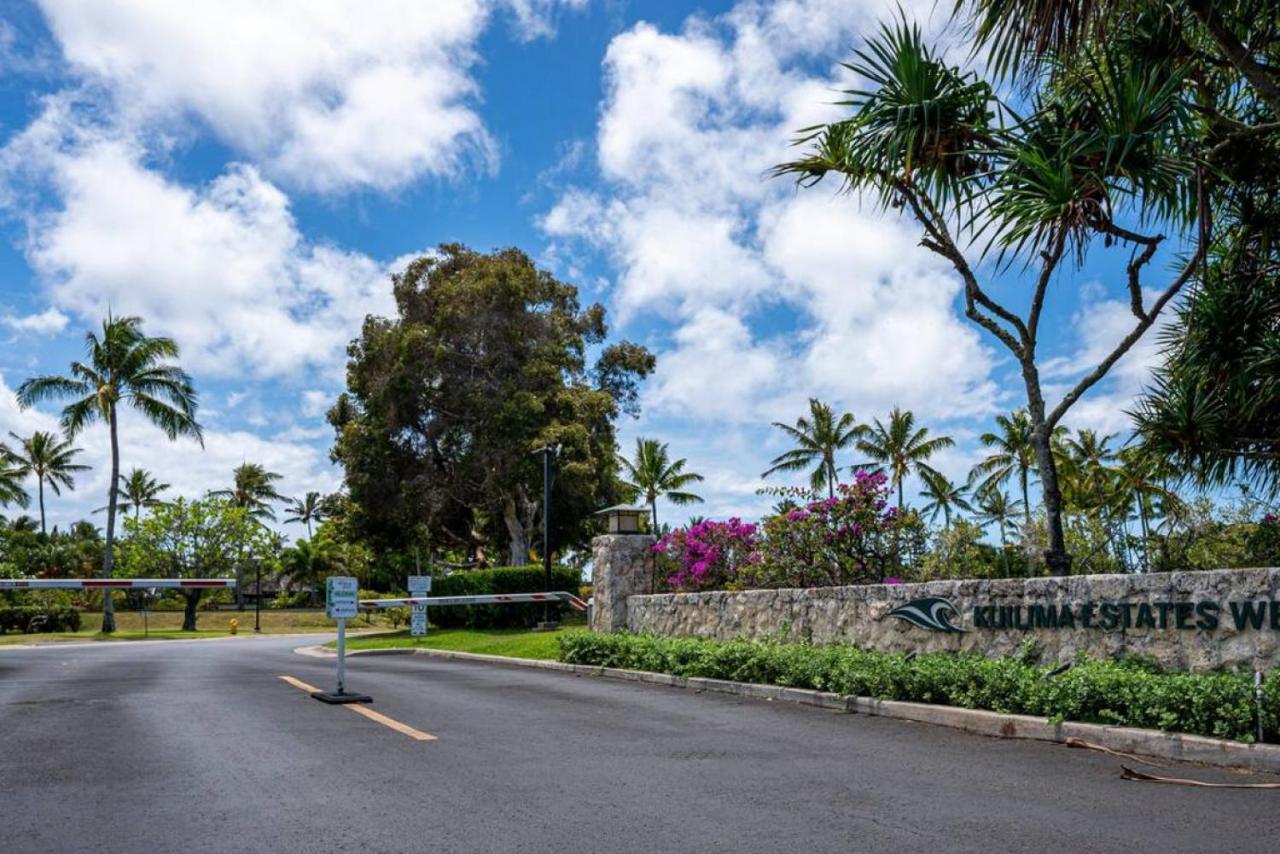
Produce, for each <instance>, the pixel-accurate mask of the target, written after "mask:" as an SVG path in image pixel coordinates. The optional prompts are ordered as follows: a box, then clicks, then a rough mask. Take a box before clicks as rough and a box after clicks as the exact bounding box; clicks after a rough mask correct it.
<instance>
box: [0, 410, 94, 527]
mask: <svg viewBox="0 0 1280 854" xmlns="http://www.w3.org/2000/svg"><path fill="white" fill-rule="evenodd" d="M9 435H10V436H12V437H13V438H14V439H16V440H17V442H18V444H19V446H20V448H21V449H20V450H18V451H14V452H12V453H13V459H14V461H15V462H17V464H18V470H19V471H20V472H21V473H22V474H23V475H29V474H33V475H35V476H36V494H37V495H38V496H39V504H40V533H42V534H47V533H48V530H47V529H46V527H45V515H44V488H45V484H48V485H49V489H51V490H53V494H54V495H62V490H63V489H75V488H76V481H75V473H76V472H80V471H88V470H89V467H88V466H86V465H81V464H79V463H77V462H76V461H75V458H76V454H78V453H80V449H79V448H76V447H73V446H72V444H71V440H70V439H64V438H63V437H61V436H59V435H58V434H56V433H46V432H45V431H43V430H37V431H35V432H34V433H32V434H31V435H30V436H28V437H26V438H25V439H24V438H23V437H21V436H19V435H18V434H17V433H10V434H9Z"/></svg>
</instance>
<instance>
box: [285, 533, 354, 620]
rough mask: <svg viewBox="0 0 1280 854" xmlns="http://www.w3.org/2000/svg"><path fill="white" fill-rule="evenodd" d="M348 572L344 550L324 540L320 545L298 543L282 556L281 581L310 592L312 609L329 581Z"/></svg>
mask: <svg viewBox="0 0 1280 854" xmlns="http://www.w3.org/2000/svg"><path fill="white" fill-rule="evenodd" d="M344 569H346V563H345V561H344V560H343V557H342V552H341V550H340V549H338V548H337V546H335V545H334V544H333V543H331V542H329V541H327V540H325V539H323V538H321V539H320V540H319V541H317V542H312V541H311V540H298V542H297V543H295V544H294V545H292V546H290V547H288V548H286V549H283V550H282V551H281V552H280V575H281V577H283V578H286V579H288V581H289V583H290V584H293V585H295V586H297V587H305V588H307V590H309V591H310V593H311V604H312V605H314V604H315V603H316V595H317V590H318V588H319V587H320V584H321V583H322V582H323V581H324V579H325V577H326V576H328V575H332V574H333V573H335V572H342V571H343V570H344Z"/></svg>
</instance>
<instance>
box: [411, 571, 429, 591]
mask: <svg viewBox="0 0 1280 854" xmlns="http://www.w3.org/2000/svg"><path fill="white" fill-rule="evenodd" d="M430 592H431V576H429V575H411V576H409V595H410V596H426V595H427V594H428V593H430Z"/></svg>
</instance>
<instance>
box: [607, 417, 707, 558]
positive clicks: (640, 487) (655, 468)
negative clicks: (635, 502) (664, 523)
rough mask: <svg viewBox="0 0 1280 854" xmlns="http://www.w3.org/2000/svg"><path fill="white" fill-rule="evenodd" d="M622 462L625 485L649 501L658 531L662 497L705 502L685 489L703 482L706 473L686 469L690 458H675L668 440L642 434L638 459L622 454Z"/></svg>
mask: <svg viewBox="0 0 1280 854" xmlns="http://www.w3.org/2000/svg"><path fill="white" fill-rule="evenodd" d="M618 463H619V464H620V465H621V466H622V473H623V475H624V477H625V479H624V480H623V481H622V486H623V487H624V488H625V489H628V490H630V491H631V493H632V494H633V495H635V496H637V497H638V498H639V499H641V500H643V501H644V502H645V503H646V504H648V505H649V509H650V512H652V513H653V532H654V533H655V534H656V533H658V499H659V498H666V499H667V500H668V501H670V502H671V503H672V504H678V505H686V504H701V503H702V497H701V496H699V495H696V494H694V493H692V492H687V491H686V490H685V487H687V486H688V485H689V484H691V483H698V482H700V481H701V480H702V475H700V474H696V473H694V472H691V471H685V466H686V465H687V464H688V463H687V461H686V460H684V459H679V460H673V459H671V454H670V452H669V451H668V450H667V443H666V442H659V441H658V440H657V439H643V438H638V439H636V455H635V459H630V460H629V459H627V458H626V457H624V456H622V455H621V454H619V455H618Z"/></svg>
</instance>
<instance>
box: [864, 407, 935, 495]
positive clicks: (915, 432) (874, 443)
mask: <svg viewBox="0 0 1280 854" xmlns="http://www.w3.org/2000/svg"><path fill="white" fill-rule="evenodd" d="M857 445H858V450H859V451H861V452H862V453H864V454H866V455H867V456H868V457H869V458H870V460H869V462H865V463H861V464H859V465H858V466H857V468H861V469H882V470H884V471H885V473H886V474H887V475H888V476H889V485H890V486H891V487H892V488H894V489H896V490H897V492H898V510H899V511H902V510H903V509H904V508H905V507H906V501H905V499H904V496H903V486H902V485H903V482H904V481H905V480H906V479H907V478H908V477H909V476H910V475H912V474H915V475H918V476H920V477H921V478H924V477H933V476H937V477H941V476H942V475H941V474H939V472H938V471H937V470H936V469H934V468H933V467H931V466H930V465H929V458H930V457H932V456H933V455H934V454H936V453H937V452H938V451H941V450H942V449H943V448H950V447H952V446H953V445H955V440H954V439H952V438H951V437H950V436H934V437H932V438H930V436H929V428H928V427H917V426H916V416H915V413H913V412H912V411H911V410H909V409H901V408H899V407H897V406H895V407H894V408H893V410H892V411H891V412H890V413H889V421H888V423H887V424H886V423H883V422H881V421H880V419H879V418H876V419H874V421H873V422H872V424H871V427H870V428H869V429H868V430H867V431H866V432H865V433H864V434H862V436H861V438H859V439H858V442H857Z"/></svg>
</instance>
